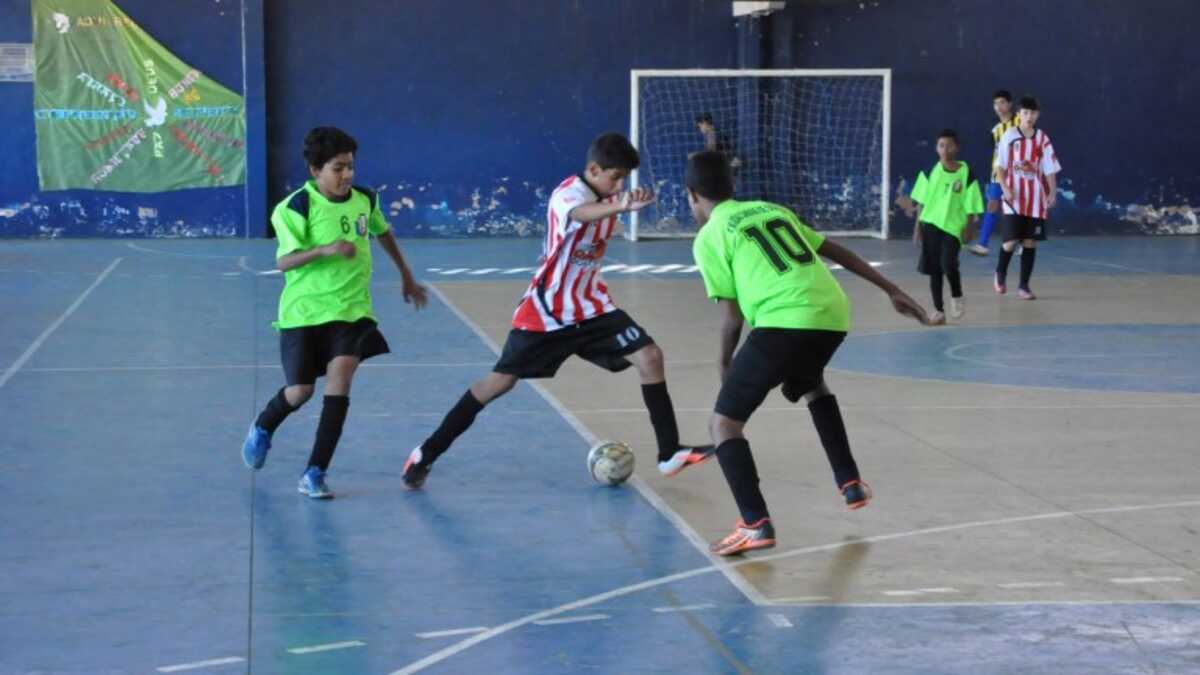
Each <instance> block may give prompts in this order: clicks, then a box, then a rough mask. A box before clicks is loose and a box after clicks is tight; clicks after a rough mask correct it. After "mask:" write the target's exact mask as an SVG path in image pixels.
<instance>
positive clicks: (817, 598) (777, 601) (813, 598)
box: [771, 595, 833, 605]
mask: <svg viewBox="0 0 1200 675" xmlns="http://www.w3.org/2000/svg"><path fill="white" fill-rule="evenodd" d="M832 599H833V598H832V597H830V596H828V595H801V596H798V597H795V598H771V604H773V605H787V604H807V603H812V602H821V601H824V600H832Z"/></svg>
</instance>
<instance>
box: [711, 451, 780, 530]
mask: <svg viewBox="0 0 1200 675" xmlns="http://www.w3.org/2000/svg"><path fill="white" fill-rule="evenodd" d="M717 460H718V461H720V462H721V472H722V473H724V474H725V481H726V482H727V483H729V489H730V490H731V491H732V492H733V500H734V501H735V502H737V506H738V511H740V512H741V514H742V522H744V523H746V524H747V525H753V524H754V523H757V522H758V521H760V520H762V519H763V518H767V517H769V516H770V514H769V513H767V500H766V499H764V498H763V494H762V491H761V490H759V489H758V467H756V466H755V465H754V455H752V454H750V441H747V440H746V439H744V438H731V439H729V440H727V441H725V442H724V443H722V444H720V445H718V446H717Z"/></svg>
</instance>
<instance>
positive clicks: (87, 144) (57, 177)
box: [33, 0, 246, 192]
mask: <svg viewBox="0 0 1200 675" xmlns="http://www.w3.org/2000/svg"><path fill="white" fill-rule="evenodd" d="M163 4H164V7H166V6H169V3H163ZM164 11H165V10H164ZM33 44H34V55H35V61H36V67H35V73H34V87H33V92H34V93H33V98H34V111H33V114H34V123H35V125H36V126H37V148H38V177H39V179H40V181H41V189H43V190H68V189H85V190H116V191H120V192H165V191H167V190H181V189H184V188H200V187H216V186H227V185H241V184H243V183H244V182H245V180H246V118H245V107H244V105H243V102H242V97H241V96H239V95H237V94H235V93H234V92H232V91H230V90H229V89H226V88H225V87H223V86H221V85H220V84H218V83H216V82H214V81H213V80H212V79H211V78H209V77H207V76H205V75H204V74H202V73H201V72H200V71H199V70H196V69H194V68H192V67H191V66H189V65H187V64H186V63H184V62H182V61H180V60H179V59H178V58H176V57H175V56H174V55H173V54H171V53H170V52H168V51H167V50H166V49H165V48H164V47H163V46H162V45H160V44H159V43H158V42H156V41H155V40H154V38H152V37H150V36H149V35H148V34H146V32H145V31H143V30H142V29H141V28H140V27H139V26H138V25H137V24H136V23H134V22H133V20H131V19H130V18H129V17H128V16H126V15H125V13H124V12H122V11H121V10H120V9H119V8H118V7H117V6H116V5H114V4H113V3H112V2H109V1H108V0H33Z"/></svg>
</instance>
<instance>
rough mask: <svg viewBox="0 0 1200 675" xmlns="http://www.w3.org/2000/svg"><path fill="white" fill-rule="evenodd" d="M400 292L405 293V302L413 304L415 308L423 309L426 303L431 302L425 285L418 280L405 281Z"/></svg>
mask: <svg viewBox="0 0 1200 675" xmlns="http://www.w3.org/2000/svg"><path fill="white" fill-rule="evenodd" d="M400 292H401V293H403V294H404V302H407V303H409V304H411V305H412V306H413V308H414V309H421V308H422V307H424V306H425V303H427V302H429V296H428V295H426V292H425V287H424V286H422V285H421V284H418V283H417V282H416V281H405V282H404V287H403V288H401V291H400Z"/></svg>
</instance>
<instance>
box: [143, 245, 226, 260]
mask: <svg viewBox="0 0 1200 675" xmlns="http://www.w3.org/2000/svg"><path fill="white" fill-rule="evenodd" d="M125 246H126V247H128V248H131V249H133V250H135V251H141V252H142V253H155V254H157V255H170V256H175V257H178V258H211V259H222V258H224V259H228V258H236V257H237V256H234V255H215V254H207V253H175V252H172V251H159V250H157V249H153V248H146V247H145V246H139V245H137V244H132V243H127V244H125Z"/></svg>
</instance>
